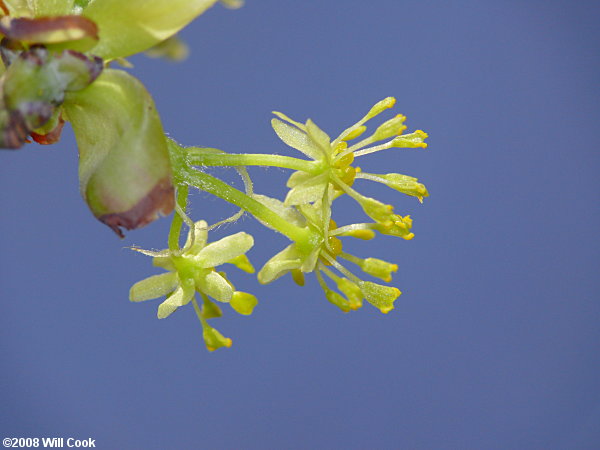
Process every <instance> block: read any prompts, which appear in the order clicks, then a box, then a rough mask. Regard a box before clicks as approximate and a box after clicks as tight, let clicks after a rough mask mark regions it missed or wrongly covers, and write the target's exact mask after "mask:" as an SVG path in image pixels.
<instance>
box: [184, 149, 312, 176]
mask: <svg viewBox="0 0 600 450" xmlns="http://www.w3.org/2000/svg"><path fill="white" fill-rule="evenodd" d="M185 150H186V151H187V152H188V154H187V161H188V163H189V164H191V165H194V166H274V167H282V168H284V169H292V170H301V171H302V172H307V173H312V174H317V173H320V172H322V171H323V167H322V166H321V163H320V162H319V161H307V160H304V159H298V158H292V157H290V156H282V155H266V154H252V153H250V154H229V153H203V152H202V151H201V149H199V148H194V147H190V148H186V149H185Z"/></svg>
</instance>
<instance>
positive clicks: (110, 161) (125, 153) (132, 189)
mask: <svg viewBox="0 0 600 450" xmlns="http://www.w3.org/2000/svg"><path fill="white" fill-rule="evenodd" d="M64 110H65V112H66V115H67V119H68V120H69V121H70V122H71V124H72V125H73V130H74V131H75V136H76V139H77V146H78V148H79V181H80V190H81V194H82V195H83V197H84V199H85V200H86V202H87V204H88V206H89V207H90V209H91V210H92V212H93V214H94V215H95V216H96V217H97V218H98V219H99V220H101V221H102V222H104V223H106V224H107V225H108V226H110V227H111V228H112V229H113V230H114V231H115V232H117V233H119V234H121V235H122V233H121V231H120V228H121V227H123V228H126V229H134V228H138V227H140V226H143V225H145V224H147V223H149V222H151V221H153V220H154V219H155V218H156V217H157V215H158V214H159V213H160V214H168V213H170V212H171V211H172V210H173V204H174V198H173V185H172V181H171V178H172V177H171V164H170V161H169V153H168V150H167V144H166V139H165V136H164V132H163V129H162V125H161V122H160V118H159V116H158V113H157V111H156V108H155V106H154V102H153V100H152V98H151V97H150V94H148V92H147V91H146V89H145V88H144V86H143V85H142V83H141V82H140V81H138V80H137V79H136V78H134V77H132V76H131V75H129V74H128V73H126V72H123V71H120V70H113V69H107V70H105V71H104V73H103V74H102V75H101V76H100V77H99V78H98V80H96V82H95V83H94V84H92V85H91V86H89V87H88V88H86V89H84V90H82V91H79V92H76V93H73V94H69V95H68V96H67V98H66V101H65V104H64Z"/></svg>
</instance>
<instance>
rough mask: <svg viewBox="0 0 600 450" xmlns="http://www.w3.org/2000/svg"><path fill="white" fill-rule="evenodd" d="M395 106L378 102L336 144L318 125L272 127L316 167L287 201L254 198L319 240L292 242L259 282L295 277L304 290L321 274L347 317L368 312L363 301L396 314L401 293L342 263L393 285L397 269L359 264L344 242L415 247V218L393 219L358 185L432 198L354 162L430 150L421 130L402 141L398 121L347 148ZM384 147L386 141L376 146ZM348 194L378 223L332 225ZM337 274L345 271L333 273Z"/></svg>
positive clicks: (376, 262)
mask: <svg viewBox="0 0 600 450" xmlns="http://www.w3.org/2000/svg"><path fill="white" fill-rule="evenodd" d="M395 102H396V100H395V99H394V98H393V97H387V98H385V99H383V100H381V101H380V102H378V103H376V104H375V105H374V106H373V107H372V108H371V109H370V110H369V112H368V113H367V114H366V115H365V116H364V117H363V118H362V119H361V120H359V121H358V122H357V123H355V124H354V125H352V126H351V127H349V128H347V129H346V130H344V131H343V132H342V133H341V134H340V135H339V136H338V137H337V138H335V139H333V140H332V139H331V138H330V137H329V136H328V135H327V133H325V132H324V131H323V130H321V129H320V128H319V127H318V126H317V125H316V124H315V123H314V122H313V121H312V120H310V119H309V120H307V121H306V123H304V124H303V123H300V122H297V121H295V120H293V119H290V118H289V117H288V116H286V115H285V114H283V113H280V112H274V114H275V115H276V116H277V117H276V118H273V119H272V121H271V125H272V126H273V129H274V130H275V133H276V134H277V135H278V136H279V138H280V139H281V140H282V141H283V142H285V143H286V144H287V145H289V146H290V147H292V148H294V149H296V150H298V151H300V152H302V153H303V154H304V155H305V156H307V157H309V158H310V159H311V160H313V162H314V164H312V165H311V166H307V167H309V168H308V169H305V170H297V171H295V172H293V173H292V175H291V176H290V177H289V179H288V182H287V186H288V187H289V188H290V190H289V192H288V193H287V195H286V197H285V200H284V201H283V202H281V201H279V200H277V199H272V198H269V197H265V196H256V195H255V198H256V199H258V200H259V201H261V202H263V203H264V204H265V205H266V206H268V207H269V208H271V209H272V210H274V211H275V212H277V213H278V214H279V215H280V216H282V217H285V218H286V219H288V220H289V221H290V222H291V223H293V224H294V225H296V226H300V227H305V228H308V229H310V230H311V231H312V233H313V234H312V235H313V236H314V235H315V234H316V235H318V239H313V243H312V245H308V244H307V243H302V242H298V241H297V242H293V243H292V244H290V245H289V246H288V247H286V248H285V249H283V250H281V251H280V252H279V253H277V254H276V255H275V256H273V257H272V258H271V259H269V260H268V261H267V263H266V264H265V265H264V266H263V268H262V269H261V270H260V271H259V273H258V280H259V281H260V282H261V283H270V282H272V281H274V280H276V279H278V278H279V277H281V276H283V275H285V274H287V273H292V275H293V277H294V280H295V281H297V282H298V283H299V284H303V275H302V274H304V273H309V272H315V273H316V276H317V280H318V282H319V284H320V286H321V287H322V288H323V291H324V293H325V297H326V298H327V300H328V301H329V302H330V303H332V304H334V305H336V306H337V307H339V308H340V309H341V310H342V311H344V312H348V311H350V310H354V309H357V308H359V307H360V306H362V300H363V298H364V299H366V300H367V301H368V302H369V303H371V304H372V305H374V306H375V307H377V308H379V309H380V310H381V311H382V312H383V313H387V312H389V311H391V310H392V309H393V307H394V306H393V304H394V301H395V300H396V299H397V298H398V297H399V296H400V294H401V292H400V291H399V290H398V289H397V288H394V287H389V286H384V285H380V284H377V283H373V282H370V281H363V280H361V279H360V278H358V277H357V276H355V275H354V274H353V273H352V272H350V271H349V270H348V269H346V268H345V267H344V266H343V265H342V264H341V263H340V261H339V258H343V259H346V260H348V261H350V262H352V263H354V264H357V265H358V266H359V267H360V268H361V269H362V271H363V272H365V273H367V274H369V275H371V276H374V277H377V278H380V279H382V280H383V281H385V282H390V281H391V279H392V273H393V272H396V271H397V270H398V266H397V265H396V264H392V263H389V262H386V261H383V260H380V259H377V258H366V259H362V258H358V257H356V256H353V255H350V254H348V253H345V252H344V251H343V250H342V247H343V245H342V241H341V239H340V238H342V237H355V238H359V239H365V240H368V239H372V238H373V237H374V235H375V232H376V231H377V232H379V233H381V234H386V235H391V236H398V237H402V238H403V239H406V240H410V239H412V238H413V237H414V234H413V233H412V232H411V227H412V220H411V218H410V216H404V217H403V216H401V215H398V214H395V213H394V211H393V207H392V206H391V205H387V204H385V203H382V202H380V201H378V200H376V199H374V198H371V197H366V196H364V195H362V194H360V193H359V192H357V191H356V190H355V189H354V188H353V185H354V183H355V181H356V180H357V179H367V180H371V181H376V182H379V183H383V184H385V185H387V186H389V187H391V188H393V189H395V190H397V191H399V192H402V193H404V194H407V195H411V196H415V197H417V198H418V199H419V200H420V201H422V200H423V198H424V197H427V196H428V195H429V193H428V191H427V188H426V187H425V186H424V185H423V184H421V183H418V182H417V179H416V178H414V177H409V176H406V175H401V174H397V173H390V174H386V175H375V174H367V173H364V172H362V170H361V169H360V168H359V167H354V166H352V164H353V163H354V160H355V158H357V157H360V156H364V155H368V154H371V153H375V152H378V151H381V150H386V149H390V148H394V147H404V148H416V147H420V148H425V147H427V144H426V143H425V142H424V140H425V138H427V134H426V133H425V132H423V131H421V130H417V131H415V132H413V133H410V134H403V133H404V131H405V130H406V126H405V125H404V122H405V120H406V117H405V116H403V115H401V114H399V115H396V116H395V117H392V118H391V119H389V120H387V121H385V122H384V123H383V124H381V125H379V126H378V127H377V128H376V129H375V131H374V132H373V133H372V134H371V135H370V136H369V137H367V138H363V139H362V140H360V141H359V142H358V143H356V144H353V145H350V146H349V144H348V142H349V141H352V140H354V139H357V138H359V137H360V136H362V135H363V134H364V132H365V131H366V129H367V127H366V126H365V125H364V124H365V123H366V122H367V121H369V120H370V119H372V118H374V117H375V116H377V115H379V114H380V113H382V112H383V111H385V110H386V109H388V108H391V107H392V106H394V104H395ZM379 141H386V142H384V143H382V144H378V145H372V144H376V143H377V142H379ZM344 194H347V195H348V196H350V197H351V198H352V199H354V200H355V201H356V202H357V203H358V204H359V206H360V207H361V208H362V210H363V211H364V213H365V214H366V215H367V216H369V217H370V218H371V219H372V220H374V222H373V223H355V224H351V225H345V226H342V227H338V226H337V224H336V223H335V222H334V221H333V220H332V215H333V212H332V205H333V203H334V202H335V200H336V199H338V198H339V197H340V196H342V195H344ZM330 268H331V269H335V270H336V271H337V272H339V274H340V275H341V276H339V275H337V274H335V273H334V272H333V271H332V270H330ZM322 274H325V275H326V276H327V278H329V279H330V280H332V281H333V282H334V283H335V284H336V286H337V288H338V290H339V291H340V292H341V293H338V292H335V291H333V290H331V289H330V287H329V286H328V285H327V282H326V281H325V278H324V277H323V275H322Z"/></svg>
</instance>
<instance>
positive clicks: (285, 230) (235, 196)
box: [180, 168, 311, 243]
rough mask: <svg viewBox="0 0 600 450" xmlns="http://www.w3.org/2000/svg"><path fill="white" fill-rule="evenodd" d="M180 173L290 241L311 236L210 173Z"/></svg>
mask: <svg viewBox="0 0 600 450" xmlns="http://www.w3.org/2000/svg"><path fill="white" fill-rule="evenodd" d="M180 175H182V176H183V177H184V178H185V180H186V182H187V183H189V184H191V185H192V186H194V187H196V188H198V189H201V190H203V191H206V192H208V193H209V194H213V195H215V196H216V197H219V198H222V199H223V200H225V201H226V202H229V203H232V204H234V205H236V206H239V207H240V208H242V209H244V210H245V211H248V212H249V213H250V214H252V215H253V216H255V217H256V218H257V219H260V220H262V221H263V222H265V223H267V224H269V226H271V227H273V228H274V229H275V230H277V231H279V232H280V233H281V234H283V235H285V236H287V237H288V238H290V239H291V240H292V241H295V242H299V243H308V240H310V238H311V232H310V231H309V230H308V229H306V228H300V227H298V226H296V225H293V224H291V223H290V222H288V221H287V220H285V219H284V218H283V217H281V216H280V215H279V214H277V213H275V212H274V211H272V210H271V209H269V208H267V207H266V206H265V205H263V204H262V203H260V202H259V201H257V200H255V199H253V198H252V197H250V196H248V195H246V194H244V193H243V192H242V191H240V190H238V189H236V188H234V187H232V186H229V185H228V184H227V183H225V182H223V181H221V180H219V179H218V178H215V177H213V176H212V175H209V174H207V173H204V172H200V171H199V170H195V169H192V168H185V169H183V173H180Z"/></svg>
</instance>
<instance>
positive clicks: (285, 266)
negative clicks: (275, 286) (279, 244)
mask: <svg viewBox="0 0 600 450" xmlns="http://www.w3.org/2000/svg"><path fill="white" fill-rule="evenodd" d="M301 265H302V258H301V255H300V252H298V250H297V249H296V246H295V244H291V245H289V246H287V247H286V248H284V249H283V250H282V251H280V252H279V253H277V254H276V255H275V256H273V257H272V258H271V259H269V260H268V261H267V262H266V263H265V265H264V266H263V268H262V269H260V272H258V282H259V283H261V284H267V283H270V282H272V281H274V280H276V279H277V278H279V277H281V276H283V275H285V274H286V273H287V272H289V271H290V270H292V269H298V268H300V266H301Z"/></svg>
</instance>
